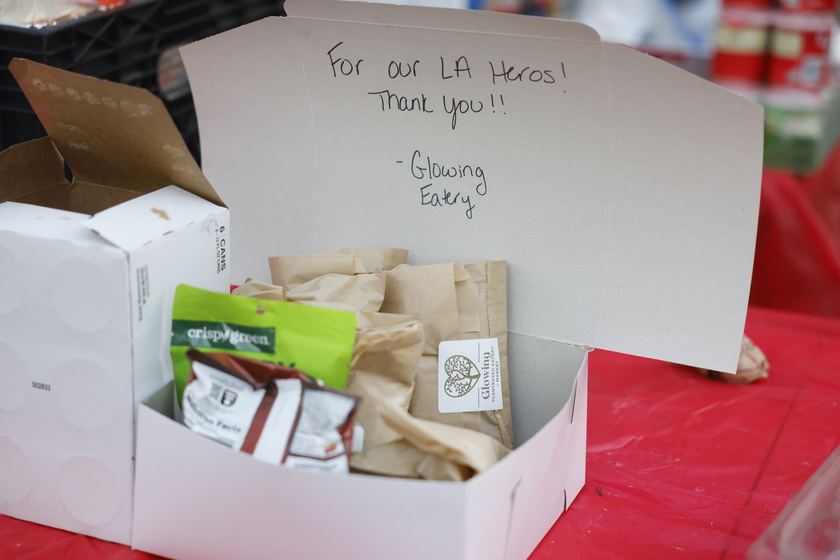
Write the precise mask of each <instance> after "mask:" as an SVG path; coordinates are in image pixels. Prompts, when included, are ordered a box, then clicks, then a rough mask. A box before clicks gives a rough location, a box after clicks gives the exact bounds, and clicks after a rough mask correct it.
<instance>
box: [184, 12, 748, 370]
mask: <svg viewBox="0 0 840 560" xmlns="http://www.w3.org/2000/svg"><path fill="white" fill-rule="evenodd" d="M286 10H287V13H289V14H290V17H288V18H270V19H266V20H263V21H260V22H257V23H254V24H251V25H248V26H245V27H243V28H240V29H238V30H233V31H231V32H227V33H224V34H222V35H219V36H216V37H212V38H210V39H207V40H204V41H201V42H198V43H196V44H194V45H190V46H188V47H185V48H184V49H182V52H183V56H184V59H185V62H186V64H187V69H188V72H189V75H190V82H191V84H192V88H193V94H194V97H195V99H196V106H197V110H198V114H199V122H200V123H201V127H200V128H201V133H202V150H203V152H202V161H203V162H204V171H205V173H206V174H207V176H208V178H209V179H210V180H211V181H212V183H213V184H214V185H215V186H216V188H217V190H218V191H219V193H220V194H221V195H222V197H223V198H224V199H225V200H226V201H227V202H228V205H229V207H230V208H231V209H232V220H233V222H234V224H235V228H236V229H235V231H237V236H238V237H237V243H238V244H239V246H240V247H241V246H248V247H249V249H248V251H247V254H245V253H246V252H245V251H240V252H239V253H238V254H237V255H236V260H235V261H234V263H233V266H234V272H233V273H234V278H236V277H242V278H244V277H246V276H254V277H261V276H263V277H264V276H265V272H264V270H263V269H264V268H265V259H266V257H267V256H269V255H272V254H280V253H305V252H311V251H315V250H323V249H329V248H335V247H339V246H346V245H348V244H352V245H386V246H403V247H406V248H409V249H410V250H411V256H412V260H413V262H417V263H423V262H441V261H445V260H463V259H475V258H493V259H507V260H508V263H509V273H510V294H509V295H510V325H511V330H513V331H517V332H521V333H525V334H529V335H534V336H539V337H545V338H550V339H554V340H559V341H564V342H569V343H574V344H583V345H588V346H595V347H600V348H605V349H611V350H616V351H620V352H627V353H633V354H637V355H642V356H649V357H655V358H660V359H666V360H672V361H676V362H682V363H689V364H693V365H698V366H703V367H709V368H714V369H722V370H727V369H728V370H732V369H734V367H735V364H736V363H737V356H738V351H739V348H740V339H741V334H742V332H743V323H744V316H745V313H746V304H747V296H748V293H749V283H750V277H751V265H752V252H753V249H754V239H755V226H756V219H757V208H758V194H759V188H760V177H761V150H762V146H761V143H762V127H763V119H762V112H761V108H760V107H759V106H757V105H755V104H753V103H751V102H749V101H747V100H745V99H742V98H740V97H737V96H735V95H733V94H731V93H729V92H727V91H725V90H723V89H721V88H719V87H717V86H715V85H713V84H711V83H708V82H706V81H704V80H702V79H700V78H697V77H695V76H692V75H690V74H687V73H685V72H683V71H681V70H679V69H676V68H674V67H672V66H670V65H668V64H666V63H663V62H661V61H658V60H655V59H652V58H650V57H647V56H646V55H644V54H641V53H639V52H636V51H634V50H632V49H629V48H626V47H621V46H617V45H608V44H603V43H602V42H601V41H600V39H599V38H598V36H597V35H596V34H595V33H594V32H593V31H592V30H591V29H589V28H587V27H585V26H582V25H580V24H577V23H572V22H565V21H560V20H549V19H539V18H530V17H525V16H508V15H503V14H491V13H475V12H460V11H457V10H455V11H453V10H446V9H425V8H409V7H404V6H387V5H368V4H363V3H358V4H357V3H349V2H335V3H334V2H329V1H326V0H305V1H302V2H301V1H297V0H289V1H288V2H287V4H286ZM220 68H224V72H223V75H224V79H221V78H220V76H221V75H222V74H220V72H219V69H220ZM269 224H270V228H271V232H272V234H271V235H265V232H266V227H268V226H269Z"/></svg>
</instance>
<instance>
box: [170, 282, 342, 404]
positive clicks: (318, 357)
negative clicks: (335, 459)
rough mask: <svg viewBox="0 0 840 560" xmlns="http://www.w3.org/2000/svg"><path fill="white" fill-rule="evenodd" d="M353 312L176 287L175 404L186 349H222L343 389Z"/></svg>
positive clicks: (187, 370) (186, 371)
mask: <svg viewBox="0 0 840 560" xmlns="http://www.w3.org/2000/svg"><path fill="white" fill-rule="evenodd" d="M355 340H356V315H355V313H352V312H350V311H339V310H335V309H327V308H323V307H315V306H311V305H303V304H300V303H291V302H286V301H272V300H264V299H254V298H249V297H244V296H236V295H230V294H221V293H217V292H211V291H207V290H202V289H200V288H195V287H192V286H187V285H184V284H181V285H179V286H178V287H177V288H176V290H175V300H174V303H173V306H172V339H171V341H170V346H169V349H170V354H171V356H172V369H173V372H174V374H175V389H176V391H177V394H178V402H179V403H180V402H181V399H182V397H183V394H184V387H185V386H186V384H187V378H188V377H189V373H190V361H189V360H188V359H187V356H186V352H187V350H189V349H190V348H196V349H198V350H200V351H202V352H227V353H229V354H234V355H237V356H245V357H247V358H254V359H257V360H264V361H268V362H274V363H277V364H281V365H285V366H288V367H293V368H295V369H298V370H300V371H302V372H304V373H306V374H308V375H310V376H312V377H314V378H315V379H319V380H321V381H323V382H324V384H325V385H328V386H330V387H335V388H336V389H344V387H345V385H346V384H347V372H348V370H349V367H350V360H351V359H352V358H353V345H354V343H355Z"/></svg>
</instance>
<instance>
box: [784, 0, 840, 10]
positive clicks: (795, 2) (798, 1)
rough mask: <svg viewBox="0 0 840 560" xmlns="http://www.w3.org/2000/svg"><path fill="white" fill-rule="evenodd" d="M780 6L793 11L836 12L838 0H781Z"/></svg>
mask: <svg viewBox="0 0 840 560" xmlns="http://www.w3.org/2000/svg"><path fill="white" fill-rule="evenodd" d="M779 8H781V9H782V10H787V11H791V12H834V10H835V9H836V8H837V0H779Z"/></svg>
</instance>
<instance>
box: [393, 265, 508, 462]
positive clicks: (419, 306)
mask: <svg viewBox="0 0 840 560" xmlns="http://www.w3.org/2000/svg"><path fill="white" fill-rule="evenodd" d="M382 311H383V312H392V313H403V314H410V315H416V316H418V317H420V319H421V320H422V321H423V325H424V326H425V328H426V343H425V345H424V350H423V356H421V358H420V362H419V364H418V369H417V373H416V376H415V389H414V394H413V396H412V400H411V405H410V407H409V412H410V413H411V414H412V416H415V417H417V418H420V419H425V420H432V421H435V422H441V423H444V424H448V425H451V426H458V427H462V428H467V429H470V430H474V431H478V432H482V433H484V434H487V435H489V436H491V437H493V438H494V439H496V440H497V441H499V442H501V443H502V444H503V445H504V446H505V447H507V448H508V449H512V448H513V439H512V434H513V427H512V419H511V413H510V394H509V386H508V372H507V268H506V263H505V262H504V261H475V262H470V263H466V264H461V263H450V264H439V265H424V266H400V267H397V268H395V269H394V270H392V271H390V272H388V273H387V281H386V289H385V301H384V302H383V304H382ZM476 338H497V339H498V340H499V353H500V361H501V369H502V391H503V395H504V396H503V402H504V409H502V410H497V411H484V412H478V411H476V412H456V413H441V412H439V411H438V351H437V347H438V345H439V344H440V342H442V341H446V340H465V339H476Z"/></svg>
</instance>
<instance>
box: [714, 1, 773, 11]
mask: <svg viewBox="0 0 840 560" xmlns="http://www.w3.org/2000/svg"><path fill="white" fill-rule="evenodd" d="M773 4H774V0H723V2H721V6H722V7H723V8H724V9H726V8H753V9H770V8H772V7H773Z"/></svg>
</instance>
